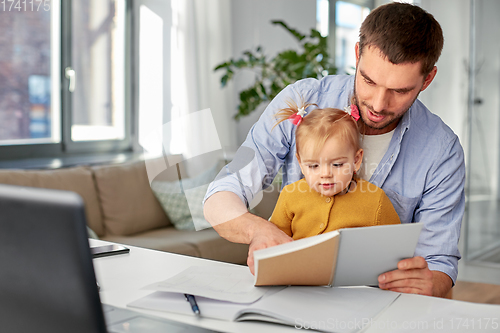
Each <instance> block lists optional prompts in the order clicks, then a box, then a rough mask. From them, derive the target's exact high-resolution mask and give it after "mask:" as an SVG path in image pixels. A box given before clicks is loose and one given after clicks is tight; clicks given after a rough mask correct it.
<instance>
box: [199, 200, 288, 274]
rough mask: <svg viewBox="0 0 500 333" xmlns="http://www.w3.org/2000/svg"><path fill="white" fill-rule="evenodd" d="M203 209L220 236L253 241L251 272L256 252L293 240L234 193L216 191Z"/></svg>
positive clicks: (250, 261)
mask: <svg viewBox="0 0 500 333" xmlns="http://www.w3.org/2000/svg"><path fill="white" fill-rule="evenodd" d="M203 212H204V214H205V218H206V219H207V221H208V222H209V223H210V224H211V225H212V226H213V227H214V229H215V230H216V231H217V232H218V233H219V235H220V236H221V237H224V238H225V239H227V240H229V241H231V242H235V243H244V244H250V248H249V250H248V258H247V264H248V267H249V268H250V271H251V272H252V274H254V263H253V251H255V250H259V249H264V248H267V247H271V246H274V245H279V244H282V243H287V242H290V241H292V238H291V237H289V236H288V235H287V234H285V233H284V232H283V231H281V230H280V229H279V228H278V227H277V226H276V225H274V224H273V223H271V222H269V221H267V220H265V219H263V218H261V217H259V216H256V215H253V214H251V213H249V212H248V211H247V209H246V206H245V204H244V203H243V202H242V201H241V200H240V198H239V197H238V196H237V195H236V194H234V193H232V192H228V191H223V192H217V193H215V194H213V195H212V196H211V197H210V198H208V199H207V200H206V201H205V205H204V208H203Z"/></svg>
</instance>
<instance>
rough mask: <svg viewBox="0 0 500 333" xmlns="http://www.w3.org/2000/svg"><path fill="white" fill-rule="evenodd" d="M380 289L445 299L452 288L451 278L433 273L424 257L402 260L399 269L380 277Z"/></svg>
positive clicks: (443, 274)
mask: <svg viewBox="0 0 500 333" xmlns="http://www.w3.org/2000/svg"><path fill="white" fill-rule="evenodd" d="M378 282H379V287H380V289H386V290H391V291H396V292H400V293H408V294H420V295H428V296H437V297H444V296H445V295H446V294H447V293H448V292H449V291H450V289H451V287H452V281H451V278H450V277H449V276H448V275H447V274H445V273H443V272H439V271H431V270H430V269H429V267H428V266H427V262H426V261H425V259H424V258H422V257H414V258H410V259H404V260H401V261H400V262H399V263H398V269H397V270H394V271H391V272H387V273H384V274H381V275H380V276H379V277H378Z"/></svg>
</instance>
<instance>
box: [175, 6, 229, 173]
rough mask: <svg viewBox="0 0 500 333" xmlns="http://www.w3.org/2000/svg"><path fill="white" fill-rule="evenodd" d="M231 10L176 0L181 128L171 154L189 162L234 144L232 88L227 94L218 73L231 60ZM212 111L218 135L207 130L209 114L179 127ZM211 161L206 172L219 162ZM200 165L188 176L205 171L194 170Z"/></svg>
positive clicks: (177, 114)
mask: <svg viewBox="0 0 500 333" xmlns="http://www.w3.org/2000/svg"><path fill="white" fill-rule="evenodd" d="M230 6H231V1H230V0H210V1H206V0H172V35H171V87H172V95H171V96H172V109H171V110H172V111H171V119H172V123H175V124H176V125H175V126H171V143H170V152H171V153H176V154H182V155H183V156H184V158H185V159H189V158H193V157H195V156H196V155H199V154H200V152H210V151H213V150H214V147H221V146H222V147H227V146H234V145H235V141H236V140H235V137H236V135H235V126H234V122H233V121H232V114H233V113H234V108H235V107H234V97H233V95H232V91H231V87H226V88H225V89H223V90H222V89H221V88H220V81H219V80H220V76H221V74H220V73H214V72H213V68H214V67H215V66H216V65H217V64H219V63H221V62H223V61H225V60H227V59H229V58H230V57H231V56H232V46H231V15H230V13H231V7H230ZM228 88H229V89H228ZM207 108H210V109H211V114H212V117H213V119H214V121H215V126H216V129H217V130H216V133H213V131H214V130H213V126H207V125H206V121H207V118H206V113H203V114H204V115H205V116H203V117H189V119H190V120H189V122H186V121H184V122H175V120H176V119H181V118H183V117H184V118H185V117H186V116H187V115H188V114H190V113H193V112H197V111H200V110H204V109H207ZM186 119H187V118H186ZM217 143H218V145H217ZM219 150H220V148H219ZM209 155H210V154H209ZM220 155H221V154H220ZM207 159H209V160H207V161H204V163H203V164H204V165H205V166H204V167H205V168H206V167H207V166H208V165H210V164H212V163H214V162H215V159H216V157H215V154H213V155H211V156H207ZM210 159H211V160H210ZM197 165H198V166H199V165H200V163H197ZM197 165H193V166H191V165H189V164H188V167H189V168H194V169H192V170H188V172H189V173H191V174H192V173H197V172H199V171H202V170H203V166H201V169H198V170H195V169H196V166H197Z"/></svg>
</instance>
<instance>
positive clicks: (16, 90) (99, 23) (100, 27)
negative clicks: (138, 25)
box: [0, 0, 132, 160]
mask: <svg viewBox="0 0 500 333" xmlns="http://www.w3.org/2000/svg"><path fill="white" fill-rule="evenodd" d="M12 3H13V4H14V5H13V6H12V8H10V7H11V4H12ZM17 3H20V6H19V7H16V4H17ZM17 3H16V1H9V0H6V1H0V28H1V29H2V34H1V36H0V159H2V160H7V159H11V160H12V159H19V158H28V157H60V156H65V155H67V154H74V153H93V152H118V151H125V150H129V149H130V147H131V101H130V96H131V95H132V94H131V93H130V90H131V84H130V73H131V70H130V68H129V67H130V63H131V61H130V56H129V55H130V53H131V46H130V42H129V41H130V38H129V36H130V35H131V34H130V11H131V9H130V8H131V1H130V0H99V1H92V0H73V1H61V0H33V1H17ZM4 4H5V8H4V7H3V6H4ZM25 4H26V6H25ZM31 4H33V6H31Z"/></svg>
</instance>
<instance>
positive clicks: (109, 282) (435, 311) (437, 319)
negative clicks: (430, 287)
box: [90, 240, 500, 333]
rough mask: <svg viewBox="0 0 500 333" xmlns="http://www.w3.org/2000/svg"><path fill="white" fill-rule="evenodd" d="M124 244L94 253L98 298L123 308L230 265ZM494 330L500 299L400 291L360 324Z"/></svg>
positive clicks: (374, 332)
mask: <svg viewBox="0 0 500 333" xmlns="http://www.w3.org/2000/svg"><path fill="white" fill-rule="evenodd" d="M90 244H91V246H97V245H102V244H108V243H107V242H103V241H97V240H90ZM127 247H129V248H130V254H127V255H118V256H111V257H104V258H98V259H94V267H95V270H96V276H97V280H98V281H99V284H100V286H101V293H100V295H101V301H102V302H103V303H106V304H111V305H114V306H118V307H123V308H125V307H126V305H127V304H128V303H130V302H132V301H135V300H137V299H139V298H141V297H144V296H146V295H148V294H150V293H152V291H149V290H141V288H143V287H144V286H146V285H149V284H151V283H154V282H158V281H161V280H165V279H168V278H169V277H172V276H174V275H175V274H177V273H179V272H181V271H183V270H184V269H186V268H188V267H190V266H192V265H196V266H204V265H207V266H215V265H221V266H224V265H231V264H226V263H221V262H217V261H212V260H205V259H199V258H193V257H187V256H182V255H176V254H171V253H165V252H159V251H153V250H147V249H142V248H137V247H132V246H127ZM134 310H136V309H134ZM141 312H144V313H148V314H152V315H156V316H160V317H164V318H168V319H172V320H176V321H180V322H185V323H190V324H194V325H198V326H202V327H206V328H210V329H213V330H217V331H223V332H252V333H253V332H290V331H296V330H294V329H293V328H292V327H287V326H282V325H274V324H266V323H256V322H240V323H234V322H225V321H219V320H213V319H209V318H201V319H197V318H196V317H194V316H185V315H179V314H173V313H165V312H156V311H145V310H144V311H141ZM474 313H476V314H480V317H478V316H475V317H471V314H474ZM450 314H453V315H454V318H452V317H449V315H450ZM443 316H447V317H443ZM472 325H474V327H472ZM486 325H488V327H487V328H485V326H486ZM479 326H481V328H479ZM499 331H500V305H499V306H494V305H484V304H474V303H466V302H459V301H452V300H446V299H439V298H434V297H426V296H418V295H405V294H403V295H401V296H400V297H399V298H398V299H397V300H396V302H394V303H393V304H392V305H391V306H390V307H389V308H388V309H386V310H385V311H384V312H383V313H382V314H381V316H380V317H379V318H377V320H376V321H373V322H372V323H371V325H370V326H369V328H368V329H367V330H365V332H367V333H378V332H453V333H455V332H499Z"/></svg>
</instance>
